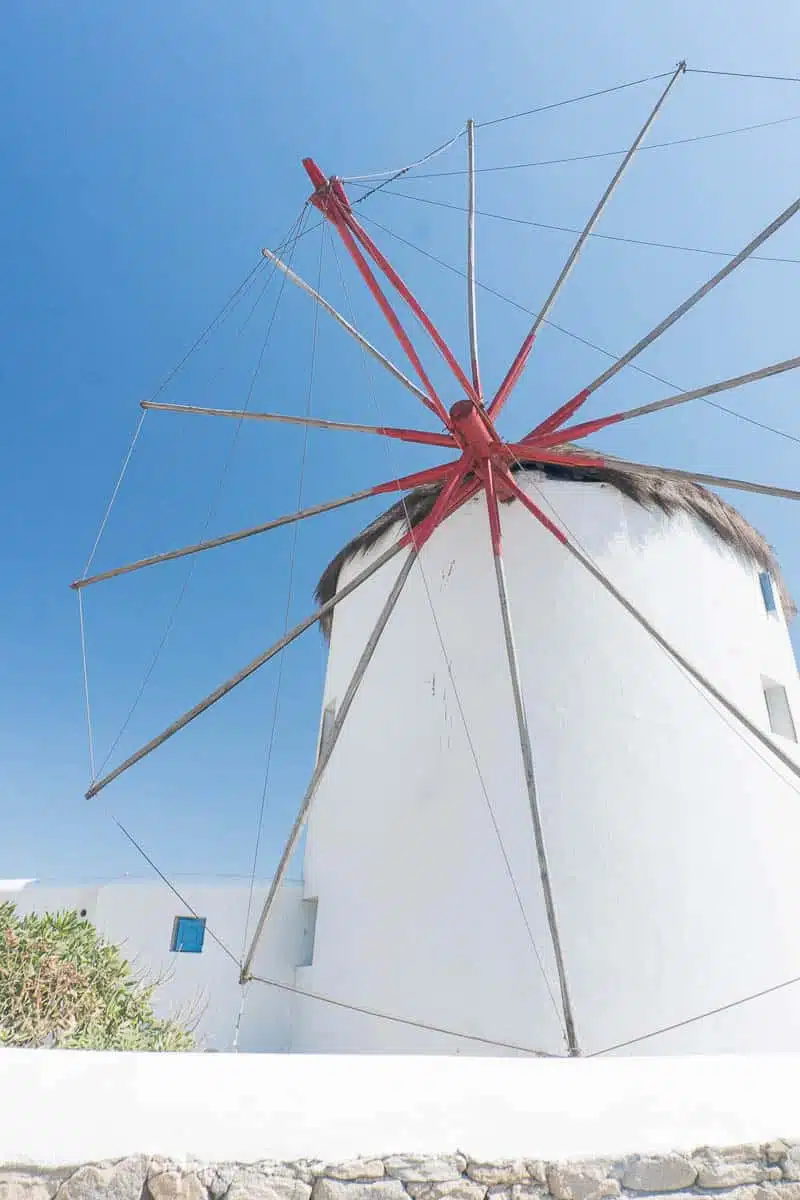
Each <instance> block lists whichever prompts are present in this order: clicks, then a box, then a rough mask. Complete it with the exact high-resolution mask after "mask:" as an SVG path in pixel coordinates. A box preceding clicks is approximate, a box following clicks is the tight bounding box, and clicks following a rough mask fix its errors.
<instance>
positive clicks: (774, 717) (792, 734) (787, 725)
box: [762, 679, 797, 742]
mask: <svg viewBox="0 0 800 1200" xmlns="http://www.w3.org/2000/svg"><path fill="white" fill-rule="evenodd" d="M762 682H763V686H764V700H765V701H766V705H767V713H768V714H769V727H770V729H771V730H772V732H773V733H777V734H779V735H780V736H781V737H785V738H789V740H790V741H792V742H796V741H797V730H796V729H795V727H794V719H793V717H792V710H791V708H790V707H789V697H788V696H787V695H786V688H785V687H784V686H783V685H782V684H780V683H774V682H773V681H772V680H771V679H765V680H763V681H762Z"/></svg>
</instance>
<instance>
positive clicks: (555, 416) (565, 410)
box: [522, 390, 588, 442]
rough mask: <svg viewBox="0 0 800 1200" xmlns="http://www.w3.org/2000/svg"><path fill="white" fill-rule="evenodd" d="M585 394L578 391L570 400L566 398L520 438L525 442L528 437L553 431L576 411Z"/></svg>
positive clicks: (586, 393)
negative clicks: (565, 400) (564, 401)
mask: <svg viewBox="0 0 800 1200" xmlns="http://www.w3.org/2000/svg"><path fill="white" fill-rule="evenodd" d="M587 395H588V392H586V391H585V390H584V391H582V392H578V393H577V395H575V396H573V397H572V399H571V400H568V401H567V402H566V404H562V405H561V407H560V408H557V409H556V410H555V412H553V413H551V414H550V416H549V417H546V418H545V420H544V421H542V422H541V424H539V425H537V426H536V428H535V429H532V430H531V432H530V433H528V434H526V436H525V437H524V438H523V439H522V440H523V441H524V442H527V440H528V438H533V437H539V436H540V435H542V434H545V433H553V432H554V431H555V430H556V429H559V428H560V426H562V425H563V424H564V422H565V421H568V420H569V419H570V417H571V416H573V414H574V413H576V412H577V411H578V409H579V408H580V406H581V405H582V404H583V402H584V400H585V399H586V397H587Z"/></svg>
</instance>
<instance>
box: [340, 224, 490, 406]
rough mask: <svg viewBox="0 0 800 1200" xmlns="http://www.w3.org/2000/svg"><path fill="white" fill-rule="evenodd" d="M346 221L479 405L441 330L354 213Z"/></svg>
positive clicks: (471, 386) (468, 395)
mask: <svg viewBox="0 0 800 1200" xmlns="http://www.w3.org/2000/svg"><path fill="white" fill-rule="evenodd" d="M344 219H345V221H346V222H347V224H348V226H349V228H350V229H351V230H352V232H353V233H354V234H355V236H356V237H357V238H358V240H359V241H360V242H361V245H362V246H363V247H364V249H365V250H366V251H367V253H368V254H370V255H371V256H372V258H373V259H374V261H375V262H376V263H377V264H378V266H379V267H380V268H381V270H382V271H383V273H384V274H385V275H386V277H387V279H388V280H389V281H390V283H391V284H392V285H393V286H394V287H395V288H396V289H397V291H398V292H399V293H400V295H401V296H402V297H403V299H404V300H405V302H406V303H407V304H408V306H409V308H410V309H411V311H412V312H413V313H414V316H415V317H416V318H417V319H418V321H419V322H420V324H421V325H422V326H423V327H424V328H425V329H426V330H427V331H428V333H429V334H430V336H431V338H432V339H433V341H434V343H435V344H436V346H437V347H438V349H439V350H440V352H441V354H442V357H443V358H444V360H445V362H446V363H447V365H448V367H449V368H450V370H451V371H452V372H453V374H454V375H455V377H456V379H457V380H458V382H459V383H460V384H461V386H462V388H463V389H464V391H465V392H466V394H467V397H468V399H470V400H474V401H475V402H476V403H477V402H478V401H479V399H480V397H479V396H478V392H477V390H476V388H475V385H474V383H471V382H470V380H469V379H468V378H467V376H466V375H465V374H464V372H463V371H462V369H461V367H460V366H459V365H458V362H457V360H456V358H455V355H454V354H453V352H452V350H451V349H450V347H449V346H448V345H447V342H446V341H445V340H444V338H443V337H442V335H441V334H440V333H439V330H438V329H437V328H436V326H435V325H434V323H433V321H431V319H430V318H429V317H428V315H427V313H426V312H425V310H424V309H423V307H422V305H421V304H420V303H419V301H418V300H417V299H416V297H415V296H414V294H413V293H412V292H411V291H410V290H409V288H408V287H407V286H406V284H405V283H404V282H403V280H402V279H401V277H400V276H399V275H398V274H397V272H396V271H395V269H394V267H393V266H392V264H391V263H390V262H389V260H388V259H387V258H386V256H385V255H384V254H383V253H382V252H381V251H380V250H379V249H378V247H377V246H376V245H375V243H374V242H373V240H372V238H371V237H370V236H369V234H368V233H367V231H366V230H365V229H364V228H363V226H362V225H360V224H359V223H358V221H357V220H356V218H355V217H354V215H353V213H352V211H348V212H346V213H345V214H344Z"/></svg>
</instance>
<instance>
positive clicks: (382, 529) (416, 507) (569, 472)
mask: <svg viewBox="0 0 800 1200" xmlns="http://www.w3.org/2000/svg"><path fill="white" fill-rule="evenodd" d="M565 449H566V447H565ZM576 449H577V447H576ZM581 453H583V454H585V453H587V451H586V449H585V448H583V447H581ZM612 461H613V460H609V459H608V458H607V457H606V459H605V462H604V465H603V466H598V467H570V466H566V465H565V466H561V465H560V464H555V463H554V464H550V463H547V464H543V463H533V462H529V463H525V462H522V463H519V464H515V466H514V467H513V468H512V470H515V471H520V470H526V469H528V470H531V471H536V472H537V473H539V474H543V475H544V476H545V477H546V478H548V479H568V480H574V481H577V482H580V483H605V484H608V485H610V486H611V487H614V488H616V489H617V490H618V491H619V492H622V494H623V496H627V497H628V498H629V499H630V500H633V501H635V502H636V503H637V504H641V505H642V506H643V507H644V508H657V509H659V510H660V511H661V512H663V513H667V514H668V515H670V516H671V515H672V514H673V513H678V512H685V513H689V514H691V515H692V516H693V517H695V518H696V519H697V520H698V521H699V522H700V523H701V524H702V525H705V527H706V528H707V529H710V530H711V532H712V533H714V534H715V535H716V536H717V537H718V538H719V539H720V541H722V542H724V543H725V545H727V546H730V547H731V548H732V549H733V550H735V551H736V552H737V553H738V554H739V555H741V557H742V558H744V559H745V560H746V561H748V562H751V563H755V564H757V565H758V566H759V567H760V568H761V569H762V570H764V571H769V572H770V574H771V575H772V577H773V579H774V580H775V582H776V585H777V587H778V589H779V591H780V595H781V599H782V602H783V607H784V611H785V612H786V616H787V619H788V618H790V617H793V616H794V615H795V612H796V609H795V606H794V602H793V601H792V598H791V596H790V595H789V592H788V590H787V588H786V585H785V583H784V580H783V577H782V575H781V571H780V567H779V566H778V563H777V561H776V558H775V554H774V552H773V550H772V548H771V547H770V545H769V544H768V542H767V541H766V540H765V539H764V538H763V537H762V535H761V534H760V533H758V531H757V530H755V529H754V528H753V527H752V525H750V523H749V522H748V521H746V520H745V519H744V517H743V516H742V515H741V513H739V512H737V510H736V509H735V508H733V507H732V506H731V505H730V504H727V503H726V502H725V501H724V500H723V499H722V498H721V497H720V496H718V495H716V493H714V492H710V491H708V489H707V488H704V487H701V486H700V484H697V483H690V482H688V481H684V480H681V479H667V478H665V477H664V476H662V475H657V474H655V473H653V472H652V471H637V472H635V473H632V472H630V471H621V470H619V469H615V468H614V466H613V465H611V462H612ZM438 494H439V484H429V485H427V486H426V487H421V488H416V489H415V490H414V491H412V492H409V494H408V495H407V496H405V497H404V498H403V499H402V500H399V501H398V502H397V503H396V504H393V505H392V506H391V508H388V509H387V510H386V512H384V513H382V514H381V515H380V516H379V517H378V518H377V519H376V520H375V521H373V522H372V524H371V525H368V526H367V527H366V529H362V531H361V532H360V533H359V534H357V535H356V537H354V538H353V539H352V541H350V542H348V543H347V545H346V546H345V547H344V548H343V549H342V550H340V551H339V553H338V554H337V555H336V557H335V558H334V559H333V560H332V561H331V562H330V563H329V564H328V566H327V567H326V568H325V571H324V572H323V574H322V578H321V579H320V581H319V583H318V584H317V590H316V592H315V597H316V600H317V602H318V603H319V604H324V603H325V602H326V601H327V600H330V599H331V597H332V596H333V595H334V594H335V592H336V589H337V587H338V584H339V573H340V571H341V569H342V567H343V566H344V564H345V563H346V562H349V561H350V560H351V559H353V558H355V557H356V556H357V555H359V554H365V553H366V552H367V551H369V550H370V549H371V548H372V547H373V546H374V545H375V544H376V542H378V541H380V539H381V538H382V537H383V536H384V535H385V534H387V533H388V532H389V530H390V529H391V528H392V527H393V526H394V525H398V524H400V525H405V524H406V521H407V520H408V521H409V522H410V523H411V525H412V527H413V526H415V525H417V524H418V523H419V522H420V521H422V520H424V518H425V517H426V516H427V515H428V513H429V512H430V511H431V509H432V508H433V505H434V502H435V500H436V497H437V496H438ZM332 618H333V613H329V614H328V615H327V617H326V618H325V620H324V621H323V622H321V625H322V630H323V633H324V634H325V636H326V637H327V636H328V635H329V634H330V629H331V624H332Z"/></svg>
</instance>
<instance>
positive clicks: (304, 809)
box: [240, 548, 417, 983]
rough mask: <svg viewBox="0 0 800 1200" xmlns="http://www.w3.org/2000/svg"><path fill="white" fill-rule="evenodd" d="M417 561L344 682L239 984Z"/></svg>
mask: <svg viewBox="0 0 800 1200" xmlns="http://www.w3.org/2000/svg"><path fill="white" fill-rule="evenodd" d="M416 560H417V551H416V549H415V548H412V549H411V551H410V552H409V554H408V556H407V558H406V560H405V562H404V563H403V566H402V567H401V568H400V573H399V574H398V576H397V578H396V579H395V581H394V584H393V585H392V590H391V591H390V592H389V595H388V597H387V599H386V603H385V604H384V606H383V608H382V609H381V612H380V615H379V617H378V620H377V621H376V622H375V627H374V629H373V630H372V633H371V634H370V636H369V639H368V641H367V644H366V646H365V647H364V649H363V651H362V653H361V657H360V659H359V660H358V663H357V665H356V669H355V671H354V672H353V676H352V678H351V680H350V682H349V684H348V685H347V690H346V692H345V694H344V696H343V697H342V702H341V704H340V706H339V711H338V712H337V714H336V719H335V721H334V723H333V728H332V729H331V733H330V737H329V738H328V739H327V741H326V743H325V745H324V746H323V747H322V749H321V752H320V756H319V760H318V762H317V765H316V767H315V768H314V772H313V774H312V776H311V780H310V782H309V785H308V787H307V788H306V794H305V796H304V797H303V802H302V804H301V805H300V809H299V811H298V813H297V816H296V817H295V820H294V824H293V825H292V829H291V832H290V834H289V837H288V839H287V841H286V845H285V846H284V848H283V853H282V854H281V857H280V862H279V863H278V866H277V868H276V870H275V874H274V875H273V877H272V883H271V884H270V888H269V892H268V893H267V898H266V900H265V901H264V906H263V908H262V909H261V915H260V916H259V918H258V922H257V924H256V928H255V931H254V933H253V938H252V941H251V943H250V948H249V950H248V951H247V954H246V955H245V958H244V962H243V963H242V973H241V976H240V983H246V982H247V980H248V978H249V975H250V968H251V966H252V965H253V958H254V957H255V953H256V949H257V948H258V943H259V941H260V940H261V935H262V934H263V932H264V927H265V925H266V923H267V918H268V917H269V914H270V911H271V909H272V905H273V903H274V901H275V897H276V896H277V894H278V891H279V889H280V886H281V884H282V883H283V880H284V878H285V876H286V872H287V870H288V867H289V863H290V862H291V858H292V855H293V854H294V851H295V847H296V846H297V842H298V839H299V837H300V834H301V833H302V830H303V826H304V825H305V823H306V820H307V818H308V814H309V810H310V809H311V805H312V803H313V801H314V797H315V796H316V794H317V791H318V789H319V785H320V783H321V782H322V777H323V775H324V774H325V769H326V767H327V765H328V763H329V762H330V759H331V755H332V754H333V751H334V748H335V746H336V743H337V742H338V740H339V736H340V734H341V732H342V729H343V728H344V723H345V721H346V720H347V716H348V713H349V712H350V709H351V707H352V705H353V701H354V700H355V697H356V692H357V691H358V689H359V687H360V685H361V681H362V679H363V678H364V675H365V674H366V671H367V667H368V666H369V664H370V663H371V662H372V657H373V655H374V653H375V650H376V648H377V645H378V642H379V641H380V638H381V634H382V633H383V631H384V629H385V628H386V625H387V623H388V621H389V618H390V616H391V615H392V613H393V612H394V608H395V605H396V604H397V601H398V600H399V598H400V593H401V592H402V590H403V587H404V586H405V582H406V580H407V579H408V576H409V575H410V573H411V568H412V567H413V566H414V563H415V562H416Z"/></svg>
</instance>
